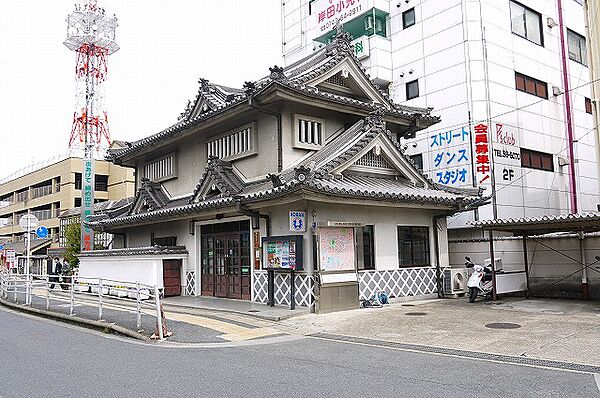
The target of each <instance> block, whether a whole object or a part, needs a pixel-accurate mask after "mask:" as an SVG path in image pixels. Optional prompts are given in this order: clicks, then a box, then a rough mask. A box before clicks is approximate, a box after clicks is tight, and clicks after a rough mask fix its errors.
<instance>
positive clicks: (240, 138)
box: [206, 123, 256, 160]
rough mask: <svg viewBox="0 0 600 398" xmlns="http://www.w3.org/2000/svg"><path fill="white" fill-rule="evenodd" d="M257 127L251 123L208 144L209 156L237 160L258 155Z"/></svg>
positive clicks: (207, 151)
mask: <svg viewBox="0 0 600 398" xmlns="http://www.w3.org/2000/svg"><path fill="white" fill-rule="evenodd" d="M255 135H256V126H255V123H249V124H246V125H244V126H241V127H238V128H236V129H234V130H232V131H229V132H227V133H225V134H223V135H221V136H218V137H216V138H214V139H212V140H210V141H208V142H207V143H206V153H207V154H208V156H213V157H217V158H219V159H223V160H235V159H240V158H243V157H246V156H250V155H254V154H255V153H256V143H255V142H256V139H255Z"/></svg>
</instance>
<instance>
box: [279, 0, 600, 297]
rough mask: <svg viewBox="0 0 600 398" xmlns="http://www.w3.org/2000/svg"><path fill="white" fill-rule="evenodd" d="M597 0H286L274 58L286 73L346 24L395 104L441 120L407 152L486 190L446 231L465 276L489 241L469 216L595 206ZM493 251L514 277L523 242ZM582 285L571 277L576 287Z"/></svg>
mask: <svg viewBox="0 0 600 398" xmlns="http://www.w3.org/2000/svg"><path fill="white" fill-rule="evenodd" d="M597 3H598V2H597V1H593V0H591V1H584V0H478V1H472V0H444V1H439V0H398V1H388V0H348V1H339V0H290V1H285V2H284V3H282V14H283V16H282V18H283V45H282V50H283V55H284V60H285V64H286V65H290V64H293V63H294V62H296V61H297V60H298V59H300V58H302V57H305V56H306V55H307V54H310V53H312V52H314V51H315V50H316V49H318V48H321V47H322V46H324V45H325V44H326V43H327V42H328V41H329V40H330V39H331V36H332V35H333V34H334V32H335V26H336V24H337V23H338V22H342V23H343V28H344V29H345V30H348V31H349V32H350V33H351V34H352V35H353V42H352V44H353V46H354V51H355V54H356V55H357V57H359V58H360V59H361V63H362V65H363V67H364V68H365V69H366V71H367V73H369V74H370V76H371V77H372V78H373V79H375V81H376V82H377V83H378V84H379V85H380V86H381V87H382V88H383V89H385V90H387V92H388V93H389V95H390V97H391V98H392V99H393V100H394V101H395V102H396V103H399V104H403V105H407V106H417V107H433V108H434V109H435V111H436V114H437V115H439V116H440V117H441V122H440V123H437V124H434V125H432V126H430V127H428V128H426V129H422V130H420V131H418V132H417V133H416V135H415V137H414V138H410V139H403V140H402V145H403V146H405V147H406V153H407V154H409V155H410V156H412V158H413V160H414V161H415V162H416V163H418V164H419V165H420V166H421V167H422V169H423V170H424V172H425V173H426V174H427V175H428V176H429V177H430V178H432V179H433V180H434V181H435V182H437V183H441V184H447V185H451V186H456V187H464V186H470V187H482V188H485V191H484V195H492V200H491V201H490V203H489V204H487V205H485V206H482V207H479V208H478V209H477V211H473V212H465V213H462V214H461V215H460V216H457V217H453V218H452V219H450V220H449V222H448V227H449V237H450V242H451V243H450V244H451V246H452V250H451V259H450V262H451V264H452V265H453V266H454V267H463V263H464V256H465V255H471V256H472V257H473V259H474V261H477V262H483V260H484V259H485V258H487V257H489V237H488V236H487V235H485V236H484V235H483V234H482V231H481V230H479V229H476V228H472V226H471V225H470V224H469V223H470V222H471V221H474V220H478V219H479V220H484V219H506V218H530V217H541V216H544V215H554V216H557V215H560V214H566V213H577V212H579V213H582V212H589V211H596V210H597V206H598V203H599V195H598V193H599V185H598V166H599V163H598V149H599V145H598V130H597V122H598V117H599V116H598V112H597V111H598V107H597V106H598V94H597V93H598V82H597V81H596V78H597V76H598V74H597V68H598V66H597V65H598V61H597V58H598V57H597V53H598V51H597V44H596V43H597V40H598V39H597V32H598V26H597V20H598V19H597V15H595V14H594V10H597V8H598V7H597ZM586 11H587V13H588V18H587V20H588V22H587V24H586ZM595 44H596V45H595ZM590 69H591V70H592V73H590ZM590 75H592V77H591V76H590ZM593 83H595V84H593ZM594 86H595V93H594ZM507 242H509V243H507ZM498 245H499V247H502V248H503V250H502V251H501V252H499V253H498V255H499V256H501V257H502V258H503V260H504V269H505V270H507V271H517V270H518V271H522V270H523V267H524V264H523V262H522V259H521V257H520V256H515V255H514V253H518V252H519V251H520V250H521V248H520V246H519V245H520V243H519V242H518V241H517V242H516V243H515V242H513V243H510V241H506V242H505V241H502V242H499V243H498ZM511 245H513V246H511ZM568 262H569V263H571V261H568ZM530 267H531V270H530V271H531V274H532V276H533V279H534V280H536V279H537V280H539V281H543V282H544V283H542V285H544V284H546V282H547V279H548V278H556V279H560V278H562V274H561V271H560V270H558V272H557V271H555V267H554V266H553V265H552V264H549V263H547V262H542V263H535V264H533V265H532V264H530ZM581 277H582V275H581V274H577V275H575V276H574V277H572V278H570V281H569V284H570V285H572V289H574V290H575V291H576V290H578V287H577V286H578V284H579V281H578V279H579V278H581ZM565 288H567V289H568V286H565Z"/></svg>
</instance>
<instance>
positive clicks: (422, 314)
mask: <svg viewBox="0 0 600 398" xmlns="http://www.w3.org/2000/svg"><path fill="white" fill-rule="evenodd" d="M404 315H408V316H425V315H427V313H426V312H407V313H406V314H404Z"/></svg>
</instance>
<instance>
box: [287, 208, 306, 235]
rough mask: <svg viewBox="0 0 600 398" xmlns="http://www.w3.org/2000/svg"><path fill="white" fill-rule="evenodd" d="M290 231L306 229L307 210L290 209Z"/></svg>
mask: <svg viewBox="0 0 600 398" xmlns="http://www.w3.org/2000/svg"><path fill="white" fill-rule="evenodd" d="M290 231H292V232H304V231H306V212H304V211H290Z"/></svg>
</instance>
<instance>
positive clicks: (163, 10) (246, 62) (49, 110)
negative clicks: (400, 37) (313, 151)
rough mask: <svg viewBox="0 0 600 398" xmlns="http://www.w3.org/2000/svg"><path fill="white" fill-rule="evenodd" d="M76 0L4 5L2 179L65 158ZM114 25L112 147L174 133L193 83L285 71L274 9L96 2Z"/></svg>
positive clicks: (235, 2) (256, 4)
mask: <svg viewBox="0 0 600 398" xmlns="http://www.w3.org/2000/svg"><path fill="white" fill-rule="evenodd" d="M74 2H75V1H74V0H0V148H1V149H2V152H1V153H2V155H1V156H0V179H2V177H4V176H6V175H8V174H10V173H11V172H13V171H14V170H16V169H18V168H21V167H23V166H26V165H27V164H30V163H32V162H37V161H41V160H44V159H47V158H50V157H52V156H55V155H57V154H59V153H61V152H64V151H66V150H67V145H68V140H69V135H70V131H71V122H72V118H73V111H74V105H75V73H74V70H75V54H74V53H73V52H71V51H69V50H68V49H67V48H66V47H65V46H64V45H63V44H62V43H63V41H64V39H65V36H66V22H65V18H66V16H67V14H69V13H70V12H71V11H72V10H73V9H74ZM98 5H99V6H100V7H103V8H104V9H106V12H107V13H110V14H112V13H115V14H117V17H118V18H119V28H118V29H117V42H118V44H119V45H120V47H121V49H120V50H119V51H118V52H116V53H115V54H113V55H111V56H110V57H109V59H108V79H107V82H106V107H107V110H108V113H109V123H110V133H111V136H112V138H113V139H122V140H135V139H139V138H141V137H144V136H147V135H150V134H153V133H156V132H158V131H160V130H161V129H164V128H166V127H168V126H170V125H171V124H172V123H174V122H175V121H176V120H177V116H178V115H179V114H180V113H181V112H182V111H183V109H184V108H185V105H186V104H187V100H188V99H192V98H194V97H195V95H196V92H197V90H198V84H197V81H198V78H199V77H204V78H206V79H209V80H210V81H212V82H218V83H221V84H224V85H228V86H233V87H240V86H241V85H242V84H243V82H244V81H245V80H256V79H258V78H259V77H262V76H264V75H267V74H268V67H269V66H272V65H274V64H278V65H281V64H282V60H281V59H282V57H281V33H280V30H281V16H280V13H281V11H280V2H279V1H278V0H218V1H215V0H168V1H165V0H127V1H124V0H99V1H98Z"/></svg>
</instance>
